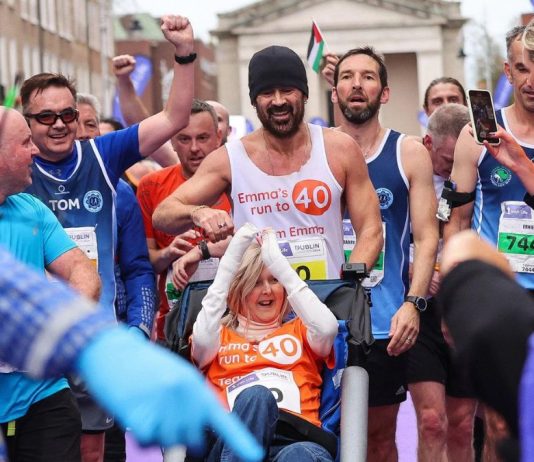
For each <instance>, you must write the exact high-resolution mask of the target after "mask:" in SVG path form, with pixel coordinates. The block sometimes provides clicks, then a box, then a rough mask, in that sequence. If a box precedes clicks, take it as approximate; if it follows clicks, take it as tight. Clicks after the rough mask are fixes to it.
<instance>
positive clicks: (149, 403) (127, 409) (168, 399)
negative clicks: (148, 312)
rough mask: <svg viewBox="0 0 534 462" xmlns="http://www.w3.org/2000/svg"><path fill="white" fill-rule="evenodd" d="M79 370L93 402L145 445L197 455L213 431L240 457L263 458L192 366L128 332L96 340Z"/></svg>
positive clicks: (81, 359) (119, 331)
mask: <svg viewBox="0 0 534 462" xmlns="http://www.w3.org/2000/svg"><path fill="white" fill-rule="evenodd" d="M76 367H77V370H78V372H79V374H80V375H81V376H82V378H83V379H84V380H85V382H86V384H87V387H88V389H89V390H90V391H91V393H92V394H93V395H94V397H95V398H96V399H97V400H98V401H99V402H100V403H101V404H103V406H104V407H105V408H106V409H107V410H108V411H109V412H111V413H112V414H114V415H115V417H116V419H117V420H118V421H119V422H120V423H121V424H122V425H123V426H124V427H129V428H130V429H131V431H132V432H133V434H134V435H135V437H136V438H137V440H138V441H139V442H140V443H141V444H145V445H147V444H159V445H161V446H163V447H171V446H174V445H178V444H182V445H185V446H187V447H189V448H191V449H193V450H194V451H195V450H197V451H198V449H200V448H201V447H202V446H203V444H204V441H203V440H204V430H205V429H206V428H207V427H211V428H212V429H213V430H214V431H215V432H216V433H217V434H219V435H220V436H221V437H222V438H223V440H225V441H226V443H227V444H228V445H229V446H231V447H232V449H233V450H234V452H235V453H236V454H237V455H239V457H242V458H243V459H244V460H247V461H259V460H261V458H262V453H263V451H262V449H261V448H260V446H258V444H257V443H256V441H255V440H254V438H252V437H251V436H250V434H249V433H248V432H247V431H246V430H245V428H244V427H243V425H242V424H241V423H240V422H239V421H238V420H237V419H236V418H235V417H234V416H232V415H230V414H229V413H227V412H225V411H224V410H223V408H222V407H221V406H220V404H219V402H218V401H217V399H216V397H215V395H214V394H213V393H212V392H211V391H210V390H209V389H208V386H207V385H206V384H205V382H204V379H203V378H202V376H201V375H200V374H199V373H198V372H197V371H196V369H195V368H194V367H193V366H192V365H190V364H189V363H187V362H186V361H184V360H182V359H181V358H179V357H178V356H176V355H173V354H171V353H170V352H168V351H166V350H164V349H163V348H161V347H159V346H157V345H154V344H151V343H150V342H148V341H146V340H143V339H141V338H140V336H139V335H137V334H135V333H133V332H128V331H127V330H126V329H125V328H124V327H121V326H119V327H115V328H110V329H107V330H106V331H103V332H102V333H100V334H99V335H97V336H96V337H95V338H94V339H93V340H92V341H91V342H90V343H89V345H88V346H87V347H86V348H85V349H84V350H83V351H82V353H81V354H80V356H79V357H78V359H77V362H76Z"/></svg>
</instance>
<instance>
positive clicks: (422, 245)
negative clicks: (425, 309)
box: [388, 139, 439, 356]
mask: <svg viewBox="0 0 534 462" xmlns="http://www.w3.org/2000/svg"><path fill="white" fill-rule="evenodd" d="M401 159H402V166H403V169H404V171H405V173H406V177H407V179H408V182H409V185H410V190H409V201H410V222H411V228H412V233H413V240H414V260H413V274H412V279H411V283H410V288H409V290H408V294H407V295H416V296H419V297H424V296H425V295H426V293H427V291H428V285H429V283H430V279H431V278H432V273H433V270H434V263H435V260H436V252H437V247H438V240H439V230H438V222H437V219H436V209H437V202H436V194H435V191H434V184H433V182H432V162H431V161H430V157H429V155H428V151H427V150H426V148H425V147H424V146H423V145H422V144H421V143H419V142H418V141H416V140H414V139H405V140H404V141H403V143H402V147H401ZM418 333H419V312H418V311H417V309H416V308H415V306H414V305H413V303H411V302H404V303H403V304H402V305H401V306H400V307H399V309H398V311H397V312H396V313H395V315H394V316H393V318H392V319H391V327H390V336H391V340H390V342H389V345H388V353H389V354H391V355H394V356H396V355H399V354H401V353H403V352H404V351H406V350H408V349H409V348H410V347H412V346H413V344H414V343H415V339H416V337H417V335H418ZM407 338H409V339H410V341H409V342H408V341H406V339H407Z"/></svg>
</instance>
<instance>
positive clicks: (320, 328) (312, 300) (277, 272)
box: [261, 229, 338, 357]
mask: <svg viewBox="0 0 534 462" xmlns="http://www.w3.org/2000/svg"><path fill="white" fill-rule="evenodd" d="M261 257H262V260H263V263H264V264H265V266H266V267H267V269H268V270H269V271H270V272H271V274H272V275H273V276H274V277H275V278H276V279H278V282H280V284H282V285H283V286H284V288H285V289H286V292H287V300H288V301H289V304H290V305H291V307H292V308H293V310H294V311H295V313H296V314H297V316H298V317H299V318H300V319H301V320H302V322H303V323H304V325H305V326H306V328H307V329H308V332H307V334H306V336H307V338H308V342H309V344H310V347H311V348H312V350H313V351H314V352H315V353H316V354H317V355H319V356H320V357H326V356H327V355H328V354H329V353H330V350H331V349H332V345H333V343H334V339H335V337H336V335H337V329H338V325H337V320H336V317H335V316H334V315H333V314H332V312H331V311H330V310H329V309H328V307H327V306H326V305H325V304H324V303H323V302H321V300H319V299H318V298H317V295H315V294H314V293H313V291H312V290H311V289H310V288H309V287H308V284H306V282H304V281H303V280H302V279H300V277H299V275H298V274H297V273H296V271H295V270H294V269H293V268H292V267H291V265H290V264H289V262H288V261H287V259H286V258H285V257H284V256H283V255H282V252H281V251H280V247H279V245H278V242H277V240H276V235H275V233H274V231H273V230H272V229H265V230H263V231H262V245H261Z"/></svg>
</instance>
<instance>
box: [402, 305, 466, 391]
mask: <svg viewBox="0 0 534 462" xmlns="http://www.w3.org/2000/svg"><path fill="white" fill-rule="evenodd" d="M406 379H407V382H408V383H417V382H438V383H441V384H442V385H444V386H445V391H446V393H447V396H451V397H454V398H474V397H475V393H474V391H473V387H472V386H471V385H470V382H469V378H468V373H467V370H466V369H465V368H463V367H462V366H461V365H460V364H457V363H456V361H454V360H453V354H452V350H451V348H450V347H449V345H448V344H447V342H446V341H445V338H444V337H443V334H442V332H441V319H440V317H439V316H438V314H437V313H436V304H435V301H434V299H433V298H431V299H429V300H428V308H427V310H426V311H423V312H422V313H421V315H420V323H419V335H418V336H417V341H416V342H415V345H414V346H413V347H412V348H410V349H409V350H408V352H407V366H406Z"/></svg>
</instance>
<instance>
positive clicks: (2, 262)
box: [0, 246, 115, 378]
mask: <svg viewBox="0 0 534 462" xmlns="http://www.w3.org/2000/svg"><path fill="white" fill-rule="evenodd" d="M0 267H1V268H8V269H9V270H4V271H0V319H1V320H2V322H0V359H1V360H4V361H6V362H8V363H9V364H10V365H11V366H14V367H16V368H18V369H21V370H25V371H28V372H29V373H30V374H31V375H32V376H34V377H37V378H43V377H54V376H58V375H63V374H64V373H66V372H71V371H72V370H73V368H74V365H75V360H76V358H77V357H78V355H79V354H80V352H81V351H82V349H83V348H85V346H86V345H87V344H88V342H90V341H91V340H92V339H93V338H94V337H95V336H96V335H97V334H99V333H100V332H102V331H103V330H105V329H107V328H109V327H112V326H113V325H114V324H115V320H114V319H113V317H112V316H111V313H108V310H104V309H101V308H99V307H98V306H97V305H95V304H94V303H93V302H90V301H89V300H87V299H85V298H83V297H80V295H78V294H76V293H75V292H74V291H73V290H72V289H70V288H69V287H67V285H66V284H64V283H63V282H61V281H55V282H53V283H51V282H50V281H48V280H47V279H46V276H45V275H44V274H41V273H38V272H36V271H35V270H33V269H30V268H29V267H28V266H26V265H24V264H22V263H20V262H18V261H17V260H16V259H15V258H14V257H13V256H12V255H11V254H10V253H9V252H8V251H7V250H6V249H5V248H4V247H1V246H0ZM13 307H16V308H17V309H13ZM58 321H61V322H58Z"/></svg>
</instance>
